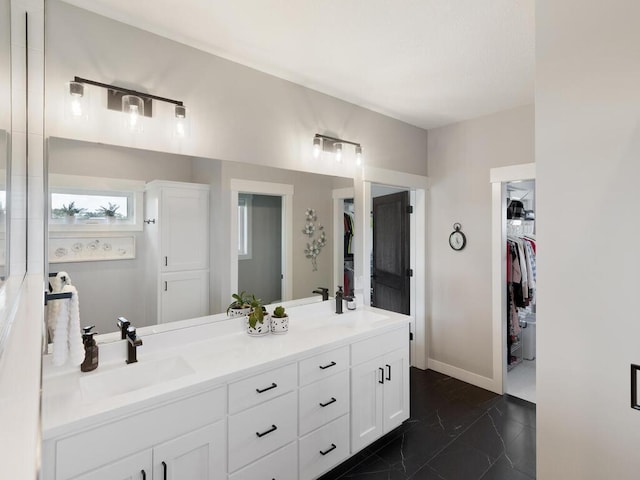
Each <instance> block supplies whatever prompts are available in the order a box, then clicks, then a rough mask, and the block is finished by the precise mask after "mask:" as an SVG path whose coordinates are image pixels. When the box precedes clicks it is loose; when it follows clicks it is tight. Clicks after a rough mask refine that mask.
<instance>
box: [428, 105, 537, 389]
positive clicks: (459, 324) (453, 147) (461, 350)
mask: <svg viewBox="0 0 640 480" xmlns="http://www.w3.org/2000/svg"><path fill="white" fill-rule="evenodd" d="M533 127H534V109H533V106H528V107H520V108H516V109H513V110H507V111H505V112H500V113H496V114H493V115H489V116H486V117H481V118H477V119H474V120H469V121H466V122H461V123H456V124H454V125H450V126H447V127H442V128H437V129H433V130H429V178H430V180H431V191H430V192H429V200H430V202H429V213H428V228H427V232H428V241H427V244H428V245H429V250H428V259H427V262H428V265H429V279H430V285H431V290H430V292H429V296H428V297H429V298H430V302H429V305H430V312H429V314H430V318H429V322H430V328H429V331H428V334H427V336H428V338H429V356H430V358H431V359H434V360H437V361H440V362H443V363H445V364H447V365H450V366H453V367H457V368H461V369H463V370H466V371H468V372H472V373H476V374H478V375H482V376H485V377H489V378H491V377H492V376H493V372H492V359H493V357H492V355H493V353H492V352H493V349H492V322H491V318H492V317H491V316H492V313H491V299H492V296H491V295H492V293H491V183H489V170H490V169H491V168H494V167H502V166H506V165H513V164H517V163H530V162H533V161H534V130H533ZM456 222H458V223H461V224H462V230H463V231H464V233H465V235H466V236H467V246H466V248H465V249H464V250H463V251H461V252H454V251H453V250H452V249H451V247H449V242H448V238H449V234H450V233H451V231H452V230H453V224H454V223H456ZM540 297H542V296H540Z"/></svg>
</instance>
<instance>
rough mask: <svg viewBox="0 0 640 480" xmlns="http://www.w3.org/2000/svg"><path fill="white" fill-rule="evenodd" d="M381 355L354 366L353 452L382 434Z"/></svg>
mask: <svg viewBox="0 0 640 480" xmlns="http://www.w3.org/2000/svg"><path fill="white" fill-rule="evenodd" d="M382 382H384V369H383V368H382V358H381V357H380V358H376V359H373V360H370V361H368V362H366V363H362V364H360V365H358V366H355V367H353V368H351V452H352V453H355V452H357V451H359V450H361V449H362V448H363V447H365V446H367V445H368V444H370V443H371V442H373V441H374V440H375V439H376V438H378V437H380V436H381V435H382V393H383V392H382V391H383V388H382V387H383V383H382Z"/></svg>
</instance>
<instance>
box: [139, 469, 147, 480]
mask: <svg viewBox="0 0 640 480" xmlns="http://www.w3.org/2000/svg"><path fill="white" fill-rule="evenodd" d="M140 473H141V474H142V480H147V473H146V472H145V471H144V470H140Z"/></svg>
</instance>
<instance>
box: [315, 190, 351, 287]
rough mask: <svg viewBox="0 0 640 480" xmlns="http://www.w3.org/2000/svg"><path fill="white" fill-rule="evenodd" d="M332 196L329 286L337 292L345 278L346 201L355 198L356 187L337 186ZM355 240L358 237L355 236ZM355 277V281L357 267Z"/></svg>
mask: <svg viewBox="0 0 640 480" xmlns="http://www.w3.org/2000/svg"><path fill="white" fill-rule="evenodd" d="M331 197H332V198H333V285H331V286H330V287H329V288H331V289H332V290H331V291H333V292H336V291H338V285H342V282H343V279H344V277H343V274H342V273H343V271H344V201H345V199H347V198H355V189H354V188H353V187H346V188H336V189H334V190H332V191H331ZM354 201H355V200H354ZM356 233H357V231H356ZM353 241H354V242H355V241H356V239H355V238H354V240H353ZM354 267H355V265H354ZM353 279H354V283H355V268H354V275H353ZM319 286H321V285H319ZM354 290H355V285H354Z"/></svg>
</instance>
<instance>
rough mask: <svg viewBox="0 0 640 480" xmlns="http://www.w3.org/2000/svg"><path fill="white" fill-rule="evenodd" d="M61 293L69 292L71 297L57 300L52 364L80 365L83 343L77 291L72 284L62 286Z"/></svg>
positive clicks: (82, 357)
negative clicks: (68, 362)
mask: <svg viewBox="0 0 640 480" xmlns="http://www.w3.org/2000/svg"><path fill="white" fill-rule="evenodd" d="M62 292H63V293H67V292H68V293H71V298H69V299H62V300H58V301H57V302H59V307H58V315H57V318H56V319H55V328H54V332H53V364H54V365H55V366H62V365H64V364H65V363H67V360H69V361H70V362H71V365H80V364H81V363H82V361H83V360H84V345H83V344H82V335H81V333H80V308H79V307H80V302H79V299H78V291H77V290H76V288H75V287H74V286H73V285H66V286H64V287H63V288H62Z"/></svg>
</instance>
